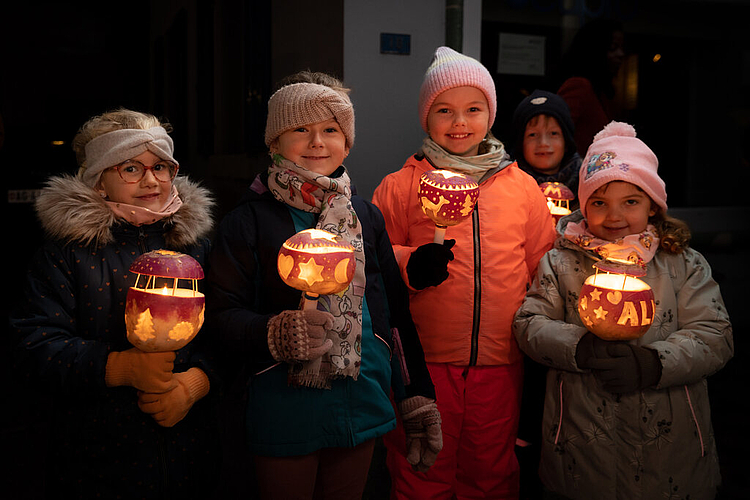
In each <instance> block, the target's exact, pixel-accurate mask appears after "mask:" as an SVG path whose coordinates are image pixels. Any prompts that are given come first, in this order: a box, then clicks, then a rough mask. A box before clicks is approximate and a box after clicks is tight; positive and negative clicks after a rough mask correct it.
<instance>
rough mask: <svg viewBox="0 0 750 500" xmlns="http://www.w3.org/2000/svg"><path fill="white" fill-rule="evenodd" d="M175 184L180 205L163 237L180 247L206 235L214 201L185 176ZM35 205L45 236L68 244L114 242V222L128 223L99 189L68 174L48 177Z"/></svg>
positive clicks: (207, 193)
mask: <svg viewBox="0 0 750 500" xmlns="http://www.w3.org/2000/svg"><path fill="white" fill-rule="evenodd" d="M174 184H175V186H176V187H177V191H178V193H179V197H180V199H181V200H182V206H181V207H180V209H179V210H178V211H177V212H175V213H174V214H172V215H171V216H169V217H167V218H166V219H164V221H163V222H164V223H166V224H167V227H168V229H167V231H166V233H165V239H166V241H167V243H168V245H169V246H170V247H174V248H182V247H185V246H188V245H192V244H195V243H196V242H197V241H198V240H199V239H201V238H205V237H207V236H208V233H209V232H210V231H211V228H212V227H213V223H214V219H213V215H212V213H211V212H212V209H213V207H214V205H215V201H214V199H213V197H212V196H211V193H210V192H209V191H208V189H206V188H204V187H202V186H200V185H199V184H197V183H195V182H193V181H191V180H189V179H188V178H187V177H184V176H183V177H177V178H175V180H174ZM35 208H36V213H37V217H39V220H40V222H41V224H42V228H43V229H44V231H45V233H46V234H47V236H49V237H50V238H53V239H57V240H62V241H65V242H69V243H72V242H77V243H83V244H85V245H90V244H94V245H96V246H104V245H107V244H109V243H112V242H114V241H115V237H114V233H113V228H114V227H115V226H116V225H118V224H123V223H125V224H127V222H125V221H124V220H123V219H121V218H119V217H117V216H116V215H115V213H114V212H113V211H112V210H111V209H110V208H109V205H107V203H106V201H105V200H104V199H103V198H102V197H101V196H100V195H99V193H98V192H96V191H95V190H94V189H92V188H91V187H89V186H87V185H86V184H84V183H83V181H81V180H80V179H78V178H76V177H73V176H70V175H64V176H59V177H52V178H50V179H49V180H48V181H47V184H46V185H45V187H44V188H43V189H42V192H41V194H40V195H39V197H38V198H37V200H36V204H35Z"/></svg>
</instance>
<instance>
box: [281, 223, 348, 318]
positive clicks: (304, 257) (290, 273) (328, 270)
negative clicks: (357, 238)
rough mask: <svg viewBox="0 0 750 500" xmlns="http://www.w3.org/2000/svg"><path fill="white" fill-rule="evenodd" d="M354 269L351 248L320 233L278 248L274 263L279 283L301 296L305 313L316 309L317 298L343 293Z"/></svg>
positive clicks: (297, 236)
mask: <svg viewBox="0 0 750 500" xmlns="http://www.w3.org/2000/svg"><path fill="white" fill-rule="evenodd" d="M356 268H357V261H356V260H355V258H354V247H353V246H352V245H350V244H349V243H348V242H347V241H345V240H344V239H343V238H341V237H340V236H336V235H335V234H333V233H330V232H328V231H324V230H322V229H305V230H304V231H300V232H298V233H296V234H294V235H293V236H292V237H290V238H289V239H287V240H286V241H285V242H284V244H283V245H282V246H281V249H280V250H279V257H278V261H277V269H278V271H279V276H280V277H281V279H282V281H283V282H284V283H286V284H287V285H289V286H291V287H292V288H296V289H297V290H300V291H302V292H304V294H305V295H304V296H305V305H304V308H305V309H315V308H316V307H317V300H318V296H319V295H329V294H333V293H339V292H342V291H344V290H346V289H347V288H348V287H349V283H351V281H352V278H354V271H355V270H356Z"/></svg>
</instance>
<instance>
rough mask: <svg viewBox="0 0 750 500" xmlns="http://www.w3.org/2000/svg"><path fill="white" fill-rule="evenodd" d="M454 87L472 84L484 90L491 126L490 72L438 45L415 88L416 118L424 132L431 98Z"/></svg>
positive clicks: (493, 101)
mask: <svg viewBox="0 0 750 500" xmlns="http://www.w3.org/2000/svg"><path fill="white" fill-rule="evenodd" d="M455 87H476V88H478V89H479V90H481V91H482V92H483V93H484V96H485V97H486V98H487V103H488V104H489V106H490V123H489V126H490V127H492V124H493V123H495V114H496V112H497V95H496V94H495V82H494V81H493V80H492V75H490V72H489V71H487V68H485V67H484V66H482V63H480V62H479V61H477V60H476V59H472V58H471V57H469V56H465V55H463V54H461V53H459V52H456V51H455V50H453V49H451V48H450V47H438V48H437V50H436V51H435V55H434V56H433V58H432V62H431V63H430V67H429V68H427V71H426V72H425V75H424V81H423V82H422V88H421V89H419V121H420V123H421V124H422V128H423V129H424V131H425V132H427V114H428V113H429V111H430V106H432V103H433V102H435V98H436V97H437V96H438V95H440V94H441V93H442V92H445V91H446V90H449V89H452V88H455Z"/></svg>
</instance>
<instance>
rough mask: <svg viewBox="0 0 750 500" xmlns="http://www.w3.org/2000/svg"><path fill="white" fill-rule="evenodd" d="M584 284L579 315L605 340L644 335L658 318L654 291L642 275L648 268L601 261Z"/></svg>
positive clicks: (580, 297)
mask: <svg viewBox="0 0 750 500" xmlns="http://www.w3.org/2000/svg"><path fill="white" fill-rule="evenodd" d="M594 267H595V268H596V272H595V273H594V274H592V275H591V276H589V277H588V278H587V279H586V281H585V282H584V283H583V286H582V287H581V294H580V296H579V299H578V314H579V315H580V317H581V321H582V322H583V325H584V326H585V327H586V328H587V329H588V330H589V331H591V332H592V333H593V334H594V335H596V336H597V337H599V338H601V339H604V340H631V339H637V338H640V337H641V336H643V334H644V333H646V331H647V330H648V329H649V328H650V327H651V324H652V323H653V321H654V312H655V309H656V306H655V304H654V292H653V291H652V290H651V287H650V286H648V284H646V283H645V282H644V281H642V280H640V279H638V277H642V276H645V274H646V271H645V269H644V268H642V267H641V266H639V265H636V264H630V263H627V264H624V263H619V262H614V261H610V260H607V261H601V262H597V263H595V264H594Z"/></svg>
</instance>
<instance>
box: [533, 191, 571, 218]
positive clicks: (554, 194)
mask: <svg viewBox="0 0 750 500" xmlns="http://www.w3.org/2000/svg"><path fill="white" fill-rule="evenodd" d="M539 188H540V189H541V190H542V193H543V194H544V197H545V198H547V208H549V212H550V213H551V214H552V217H553V218H554V219H555V224H557V221H559V220H560V218H561V217H564V216H566V215H568V214H569V213H570V201H571V200H574V199H575V195H574V194H573V191H571V190H570V188H569V187H568V186H566V185H565V184H563V183H562V182H542V183H541V184H539Z"/></svg>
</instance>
